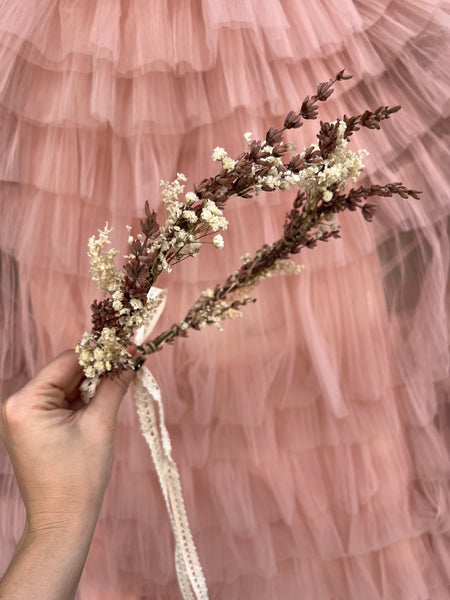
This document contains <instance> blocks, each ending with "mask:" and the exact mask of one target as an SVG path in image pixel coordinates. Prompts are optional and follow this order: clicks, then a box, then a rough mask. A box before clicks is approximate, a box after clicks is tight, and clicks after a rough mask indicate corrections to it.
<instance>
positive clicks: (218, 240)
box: [212, 233, 224, 248]
mask: <svg viewBox="0 0 450 600" xmlns="http://www.w3.org/2000/svg"><path fill="white" fill-rule="evenodd" d="M212 243H213V246H215V247H216V248H223V246H224V242H223V237H222V236H221V235H220V233H219V234H218V235H215V236H214V238H213V241H212Z"/></svg>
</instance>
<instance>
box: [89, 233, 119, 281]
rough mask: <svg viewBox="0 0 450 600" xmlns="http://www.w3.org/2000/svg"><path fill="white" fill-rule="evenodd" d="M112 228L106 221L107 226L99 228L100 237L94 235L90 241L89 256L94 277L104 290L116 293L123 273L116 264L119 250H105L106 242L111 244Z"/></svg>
mask: <svg viewBox="0 0 450 600" xmlns="http://www.w3.org/2000/svg"><path fill="white" fill-rule="evenodd" d="M111 231H112V228H110V227H109V226H108V223H106V225H105V228H104V229H103V230H102V229H99V230H98V232H99V236H98V238H96V237H95V235H93V236H92V237H91V238H89V241H88V257H89V262H90V264H91V269H90V270H91V273H92V279H93V280H94V281H95V282H97V285H98V287H99V288H100V289H101V290H102V291H103V292H110V293H114V292H115V291H116V290H118V289H119V287H120V284H121V282H122V280H123V273H122V272H121V271H119V269H117V267H116V265H115V264H114V258H115V257H116V256H117V254H118V251H117V250H114V248H111V249H110V250H104V247H105V245H106V244H111V241H110V239H109V234H110V233H111Z"/></svg>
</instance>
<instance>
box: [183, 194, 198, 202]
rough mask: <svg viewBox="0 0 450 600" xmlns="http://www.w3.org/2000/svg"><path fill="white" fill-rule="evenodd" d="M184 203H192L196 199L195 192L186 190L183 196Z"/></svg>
mask: <svg viewBox="0 0 450 600" xmlns="http://www.w3.org/2000/svg"><path fill="white" fill-rule="evenodd" d="M185 200H186V204H194V202H196V201H197V200H198V196H197V194H195V193H194V192H188V193H187V194H186V196H185Z"/></svg>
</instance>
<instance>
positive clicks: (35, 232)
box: [0, 0, 450, 600]
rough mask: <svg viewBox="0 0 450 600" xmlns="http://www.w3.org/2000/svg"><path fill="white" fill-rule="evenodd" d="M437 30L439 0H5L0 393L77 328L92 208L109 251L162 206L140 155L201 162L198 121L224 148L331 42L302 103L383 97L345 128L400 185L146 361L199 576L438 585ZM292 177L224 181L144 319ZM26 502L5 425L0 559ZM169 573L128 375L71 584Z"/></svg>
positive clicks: (1, 25) (171, 581) (131, 583)
mask: <svg viewBox="0 0 450 600" xmlns="http://www.w3.org/2000/svg"><path fill="white" fill-rule="evenodd" d="M449 30H450V17H449V4H448V3H445V2H440V1H439V0H411V1H409V2H404V1H403V0H371V1H370V2H367V0H353V1H352V0H341V1H340V2H339V3H337V2H329V1H328V2H327V1H326V0H312V1H311V2H301V1H300V0H294V1H292V0H234V1H233V2H231V1H230V2H228V1H227V2H219V1H218V0H201V1H200V0H198V1H196V0H180V1H177V2H170V1H169V0H151V1H150V0H110V1H109V2H105V1H100V0H99V1H97V2H92V1H91V0H77V1H73V0H27V1H25V0H21V1H17V0H0V207H1V208H0V251H1V253H0V281H1V292H0V293H1V302H0V330H1V335H2V341H1V344H0V368H1V376H2V397H7V396H8V395H9V394H10V393H12V392H14V391H15V390H16V389H18V388H19V387H20V386H21V385H23V383H25V382H26V381H27V380H28V379H29V378H30V377H32V376H33V374H34V373H35V372H36V370H37V369H38V368H39V367H40V366H41V365H43V364H44V363H45V362H46V361H48V360H49V359H50V358H52V357H53V356H54V355H55V354H57V353H58V352H60V351H62V350H63V349H66V348H67V347H74V345H75V343H76V341H77V340H78V339H79V338H80V337H81V334H82V333H83V331H85V330H86V329H88V328H89V320H90V310H89V306H90V304H91V302H92V300H93V299H94V298H95V297H98V292H96V290H95V287H94V285H93V284H92V282H91V281H90V277H89V266H88V261H87V256H86V243H87V240H88V238H89V237H90V236H91V235H92V234H94V233H96V231H97V229H99V228H103V226H104V223H105V221H109V223H110V224H112V225H113V226H114V229H115V231H114V236H115V237H114V240H113V241H114V245H115V247H119V248H122V249H123V250H124V251H125V241H126V236H127V232H126V229H125V225H126V224H130V225H134V226H136V225H138V222H139V218H140V216H141V215H142V211H143V204H144V202H145V200H147V199H148V200H149V202H150V204H151V206H152V207H154V208H155V209H156V210H158V214H159V215H160V217H161V218H163V209H162V207H161V205H160V196H159V182H160V179H173V178H174V177H175V175H176V173H177V171H181V172H184V173H185V174H186V175H187V176H188V179H189V182H190V184H191V185H192V184H193V183H194V182H198V181H199V180H200V179H202V178H204V177H206V176H208V175H210V174H213V173H215V165H214V164H213V163H212V162H211V160H210V155H211V151H212V149H213V148H214V147H215V146H217V145H219V146H224V147H225V148H226V149H227V150H228V151H229V153H230V154H231V155H237V154H239V153H240V152H241V151H242V150H243V149H244V148H245V141H244V138H243V133H244V132H245V131H252V132H253V133H254V136H255V137H256V138H258V137H259V138H261V137H262V136H263V135H265V131H266V130H267V129H268V127H269V126H270V125H281V124H282V120H283V117H284V115H285V114H286V113H287V112H288V111H289V110H291V109H296V108H297V109H298V107H299V103H300V102H301V100H302V99H303V97H304V96H305V95H306V94H312V93H314V91H315V85H316V83H317V82H318V81H323V80H327V79H328V78H329V77H331V76H332V75H334V74H335V73H336V72H337V71H339V70H340V69H342V68H344V67H345V68H346V69H347V71H349V72H351V73H353V74H354V78H353V79H352V80H351V81H349V82H345V83H342V84H340V85H336V88H335V89H336V91H335V95H334V96H333V97H332V98H331V99H330V100H329V101H328V102H327V103H326V104H323V105H322V106H321V111H322V112H321V118H323V119H332V120H333V119H335V118H337V117H339V116H342V115H343V114H344V113H346V114H350V113H360V112H362V111H363V110H365V109H366V108H372V109H373V108H376V107H377V106H379V105H381V104H383V105H388V104H390V105H395V104H401V105H402V107H403V109H402V111H401V112H400V113H398V114H397V115H395V118H392V119H390V120H389V121H388V122H386V123H385V125H384V126H383V129H382V130H381V131H378V132H373V131H363V130H362V131H360V132H359V133H358V135H356V136H354V137H355V140H354V142H353V146H354V147H355V148H357V147H364V148H367V149H368V150H369V152H370V156H369V157H368V158H367V159H366V164H367V169H366V171H365V180H366V181H372V182H377V183H384V182H388V181H403V182H404V183H405V184H407V185H408V186H409V187H413V188H416V189H421V190H423V195H422V199H421V200H420V201H416V200H402V199H400V198H392V199H389V198H388V199H384V200H380V201H379V202H378V205H379V210H378V212H377V215H376V217H375V219H374V222H373V223H372V224H367V223H366V222H364V221H363V219H362V218H361V216H360V215H357V214H343V215H341V216H340V224H341V226H342V239H341V240H337V241H333V242H330V243H329V244H322V246H320V245H319V246H318V247H317V248H316V249H315V250H314V251H308V252H307V251H305V252H303V253H302V254H301V256H300V257H299V260H300V262H301V263H303V264H304V265H305V267H306V268H305V269H304V270H303V271H302V273H301V275H299V276H295V277H294V276H287V277H284V278H275V279H271V280H269V281H267V282H265V283H264V284H263V285H262V286H261V287H260V289H258V291H257V297H258V301H257V303H256V304H255V305H252V306H251V307H248V308H247V309H245V315H244V318H243V319H242V320H240V321H233V322H228V323H226V324H225V330H224V331H223V332H219V331H216V330H211V331H209V330H208V331H206V330H205V331H202V332H201V333H193V334H192V335H190V337H189V338H188V339H187V340H181V341H178V342H177V343H176V344H175V346H173V347H171V348H165V349H164V351H163V352H161V353H159V354H156V355H153V356H152V357H151V360H150V361H148V366H149V367H150V368H151V370H152V372H153V373H154V375H155V377H156V378H157V380H158V382H159V384H160V386H161V389H162V392H163V400H164V403H165V411H166V420H167V425H168V428H169V430H170V434H171V437H172V442H173V456H174V458H175V460H176V462H177V464H178V466H179V470H180V474H181V479H182V485H183V490H184V495H185V501H186V507H187V511H188V514H189V518H190V522H191V526H192V532H193V535H194V539H195V541H196V544H197V547H198V552H199V556H200V560H201V562H202V564H203V567H204V572H205V576H206V580H207V582H208V587H209V590H210V597H211V598H214V599H217V600H218V599H223V600H242V599H243V598H245V599H247V600H274V599H277V600H294V599H297V598H302V599H304V600H362V599H364V600H381V599H382V600H431V599H432V600H444V599H446V600H448V599H450V541H449V534H450V489H449V479H450V459H449V451H448V448H449V446H448V443H449V438H450V436H449V435H448V433H449V428H450V409H449V396H450V384H449V306H450V300H449V288H448V275H449V229H448V227H449V225H448V224H449V221H448V215H449V213H450V201H449V181H448V164H449V153H448V148H449V146H450V135H449V132H450V126H449V109H450V104H449V100H448V97H449V78H450V77H449V71H448V56H450V35H449ZM313 132H314V124H313V126H310V124H306V125H305V126H304V127H303V128H302V129H300V130H299V131H297V132H295V134H293V135H292V136H290V139H292V140H293V141H294V142H296V143H297V144H298V145H299V146H300V147H301V146H302V145H303V144H307V143H311V142H312V136H313ZM291 201H292V197H291V196H289V194H280V195H278V196H276V195H275V194H268V195H266V196H264V195H262V196H259V197H258V198H255V199H250V200H246V199H235V200H233V201H232V202H230V205H229V207H228V209H227V211H228V212H227V216H228V219H229V221H230V226H229V230H228V231H227V232H226V236H225V237H226V244H225V249H224V250H223V251H217V250H215V249H213V248H205V249H204V250H202V253H201V255H200V257H199V258H198V259H196V260H191V261H186V262H184V263H183V264H181V265H179V266H178V267H177V268H176V269H175V270H174V272H173V273H172V274H171V275H170V277H167V278H166V279H161V280H160V282H159V284H160V285H161V286H163V287H166V288H167V290H168V293H169V296H168V303H167V307H166V310H165V312H164V314H163V316H162V318H161V320H160V323H159V325H158V329H161V330H162V328H163V327H167V326H170V325H171V324H172V323H173V322H175V321H178V320H179V319H180V318H182V317H183V316H184V314H185V312H186V311H187V309H188V308H189V307H190V306H191V304H192V302H193V301H194V300H195V298H196V297H197V295H198V294H199V292H200V291H201V290H203V289H204V288H206V287H211V286H212V285H214V284H215V283H216V282H219V281H222V280H223V279H225V278H226V276H227V275H228V274H229V273H230V272H231V271H233V270H234V269H235V268H236V266H237V265H238V264H239V263H240V257H241V256H242V255H243V254H245V253H246V252H249V251H250V252H251V251H254V250H256V249H257V248H258V247H259V246H260V245H262V244H263V243H265V242H268V243H270V242H271V241H272V240H274V239H276V238H277V237H279V236H280V232H281V227H282V222H283V219H284V214H285V213H286V211H287V210H288V207H289V205H290V202H291ZM49 467H50V466H49ZM23 519H24V513H23V508H22V504H21V500H20V496H19V492H18V489H17V487H16V483H15V479H14V475H13V473H12V469H11V466H10V464H9V461H8V458H7V456H6V453H5V452H4V450H3V449H0V548H1V550H0V571H1V570H3V569H5V568H6V566H7V564H8V562H9V559H10V558H11V555H12V553H13V550H14V547H15V544H16V543H17V540H18V539H19V537H20V535H21V531H22V526H23ZM179 597H180V596H179V592H178V588H177V583H176V576H175V571H174V560H173V541H172V536H171V529H170V523H169V520H168V517H167V515H166V512H165V506H164V502H163V498H162V495H161V492H160V489H159V486H158V481H157V477H156V475H155V471H154V468H153V465H152V463H151V459H150V455H149V453H148V449H147V447H146V445H145V442H144V440H143V439H142V437H141V435H140V432H139V427H138V423H137V417H136V415H135V409H134V406H133V403H132V401H131V397H128V398H127V399H126V400H125V401H124V403H123V405H122V407H121V412H120V416H119V424H118V429H117V435H116V454H115V464H114V470H113V474H112V479H111V483H110V486H109V488H108V491H107V494H106V498H105V502H104V506H103V509H102V512H101V516H100V520H99V523H98V527H97V529H96V532H95V537H94V540H93V543H92V548H91V552H90V555H89V558H88V561H87V565H86V568H85V571H84V574H83V577H82V580H81V583H80V587H79V591H78V596H77V598H78V599H79V600H108V599H109V598H111V599H112V598H114V599H121V600H122V599H123V600H131V599H133V600H135V599H136V600H137V599H141V600H143V599H145V600H167V599H171V600H175V599H177V598H179Z"/></svg>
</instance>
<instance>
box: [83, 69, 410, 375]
mask: <svg viewBox="0 0 450 600" xmlns="http://www.w3.org/2000/svg"><path fill="white" fill-rule="evenodd" d="M350 77H351V76H350V75H346V74H344V71H340V72H339V73H338V74H337V75H336V77H335V78H334V79H332V80H330V81H328V82H325V83H320V84H319V85H318V86H317V92H316V94H315V95H313V96H311V97H310V96H307V97H306V98H305V99H304V100H303V102H302V105H301V108H300V110H299V112H294V111H291V112H289V113H288V115H287V116H286V118H285V120H284V125H283V127H282V128H281V129H276V128H274V127H271V128H270V129H269V130H268V131H267V134H266V138H265V140H263V141H256V140H253V139H252V134H251V133H246V134H245V139H246V142H247V150H246V151H245V152H243V153H242V154H240V155H239V156H238V157H237V158H236V159H232V158H230V157H229V156H228V154H227V152H226V151H225V150H224V149H223V148H215V150H214V151H213V154H212V158H213V160H215V161H217V162H219V163H220V165H221V166H220V171H219V172H218V174H217V175H216V176H215V177H210V178H208V179H204V180H203V181H202V182H201V183H200V184H199V185H197V186H194V190H193V191H190V192H187V193H186V194H185V195H184V201H180V200H179V198H180V196H181V195H182V194H183V193H184V183H185V182H186V177H185V176H184V175H183V174H180V173H179V174H178V175H177V178H176V179H175V181H173V182H164V181H162V182H161V185H162V199H163V201H164V203H165V206H166V210H167V219H166V222H165V224H164V225H163V226H159V224H158V223H157V220H156V214H155V212H154V211H153V210H151V209H150V207H149V204H148V202H147V203H146V204H145V218H144V219H143V220H142V221H141V230H142V231H141V232H140V233H138V234H137V235H136V236H133V235H131V228H128V229H129V234H130V235H129V239H128V243H129V254H128V255H127V256H125V258H126V259H127V262H126V263H125V265H124V266H123V268H122V269H121V270H119V269H118V268H117V267H116V265H115V262H114V259H115V257H116V255H117V254H118V252H117V251H116V250H114V249H109V250H107V249H106V248H105V246H106V245H107V244H109V243H110V240H109V234H110V232H111V229H110V228H109V227H108V224H106V227H105V229H104V230H103V231H100V232H99V236H98V237H97V238H95V236H94V237H92V238H90V240H89V245H88V255H89V260H90V264H91V273H92V277H93V279H94V280H95V281H96V282H97V284H98V286H99V288H100V289H101V290H102V291H103V292H104V294H105V297H104V298H103V299H102V300H95V301H94V303H93V304H92V307H91V308H92V331H91V332H86V333H85V334H84V335H83V338H82V340H81V341H80V342H79V344H78V346H77V348H76V351H77V352H78V353H79V361H80V364H81V366H82V367H83V369H84V373H85V375H86V377H87V378H89V379H91V378H95V379H98V378H99V377H100V376H102V375H103V374H104V373H111V374H114V373H118V372H120V371H121V370H123V369H125V368H132V367H134V368H136V367H139V366H140V365H141V364H142V363H143V362H144V361H145V357H146V355H148V354H151V353H153V352H156V351H158V350H160V349H161V348H162V347H163V346H164V344H165V343H171V342H173V341H174V339H175V338H176V337H178V336H183V337H186V336H187V335H188V330H189V329H202V328H203V327H205V326H207V325H215V326H218V327H219V328H220V326H221V321H222V320H224V319H227V318H236V317H239V316H241V312H240V309H241V307H242V306H245V305H246V304H248V303H249V302H251V301H253V300H252V298H251V294H252V292H253V290H254V288H255V287H256V286H257V285H258V284H259V283H260V282H261V281H262V280H263V279H265V278H267V277H271V276H274V275H281V274H285V273H298V272H299V271H300V270H301V266H300V265H297V264H295V263H294V262H293V261H292V260H290V256H291V255H295V254H298V253H299V252H300V251H301V249H302V248H314V247H315V246H316V245H317V243H318V242H319V241H320V242H327V241H328V240H330V239H331V238H339V237H340V233H339V225H338V224H337V222H336V217H337V215H338V214H339V213H340V212H343V211H345V210H350V211H356V210H360V211H361V212H362V215H363V217H364V218H365V219H366V220H367V221H371V220H372V218H373V216H374V213H375V205H374V204H372V203H369V202H366V200H367V199H369V198H372V197H375V196H392V195H393V194H398V195H399V196H400V197H402V198H407V197H408V196H411V197H412V198H415V199H418V198H419V194H420V192H418V191H416V190H411V189H407V188H406V187H405V186H403V185H402V184H401V183H388V184H385V185H371V186H369V187H357V188H351V189H348V183H349V181H353V182H355V181H356V179H357V177H358V175H359V174H360V172H361V171H362V169H363V167H364V166H363V158H364V156H365V155H366V154H367V152H366V151H365V150H360V151H358V152H356V153H355V152H352V151H351V150H347V145H348V142H349V139H350V137H351V136H352V135H353V133H355V132H356V131H358V130H359V129H360V127H366V128H369V129H379V128H380V123H381V122H382V121H383V120H385V119H388V118H389V117H390V115H391V114H393V113H396V112H397V111H398V110H399V109H400V107H399V106H394V107H388V106H382V107H379V108H377V109H376V110H375V111H369V110H367V111H365V112H364V113H363V114H360V115H356V116H352V117H348V116H346V115H344V116H343V117H342V119H337V120H336V121H334V122H332V123H328V122H322V121H321V122H320V129H319V132H318V134H317V142H316V143H314V144H312V145H311V146H309V147H306V148H304V150H303V151H302V152H301V153H296V152H295V147H293V146H292V145H291V144H289V143H286V142H285V141H284V132H285V131H286V130H288V129H297V128H299V127H301V126H302V124H303V120H308V119H316V118H317V116H318V106H317V105H318V103H319V102H324V101H326V100H327V99H328V98H329V97H330V96H331V94H332V93H333V87H332V86H333V85H334V84H335V83H336V82H338V81H342V80H345V79H349V78H350ZM292 187H296V188H298V191H297V194H296V197H295V200H294V203H293V206H292V209H291V210H290V212H289V213H288V214H287V216H286V221H285V223H284V228H283V234H282V237H281V238H280V239H279V240H277V241H275V242H274V243H273V244H271V245H264V246H263V247H262V248H261V249H260V250H258V251H257V252H256V254H254V255H253V256H251V255H249V254H248V255H246V256H245V257H243V264H242V265H241V266H240V268H238V269H237V270H236V271H235V272H234V273H232V274H231V275H230V276H229V277H228V278H227V279H226V281H225V282H224V283H223V284H222V285H219V284H218V285H217V286H216V288H215V289H214V290H206V291H204V292H202V294H201V295H200V297H199V298H198V300H197V301H196V302H195V304H194V305H193V307H192V308H191V309H190V310H189V311H188V313H187V314H186V316H185V318H184V319H183V320H182V321H181V322H179V323H175V324H174V325H173V326H172V327H171V328H170V329H168V330H167V331H164V332H163V333H162V334H160V335H159V336H158V337H156V338H155V339H153V340H152V341H149V342H146V343H143V344H142V345H139V346H137V354H136V356H134V357H133V358H132V357H131V355H130V354H129V352H128V350H127V346H128V345H129V344H130V343H132V337H133V335H134V333H135V331H136V330H137V329H138V328H139V327H141V326H142V325H144V324H145V322H146V321H147V319H148V318H149V316H150V315H151V313H152V311H154V310H155V303H156V302H158V300H149V299H148V292H149V290H150V289H151V288H152V286H153V285H154V284H155V282H156V280H157V278H158V276H159V275H160V274H161V273H163V272H170V271H171V270H172V268H173V266H174V265H176V264H177V263H179V262H181V261H182V260H185V259H186V258H188V257H196V256H198V254H199V251H200V249H201V246H202V244H203V243H205V241H206V242H207V243H211V235H212V234H215V235H214V237H213V238H212V244H213V245H214V246H215V247H216V248H222V247H223V237H222V235H221V234H220V233H217V232H218V231H219V230H225V229H226V228H227V225H228V223H227V220H226V218H225V217H224V216H223V210H224V208H225V207H226V204H227V202H228V201H229V200H230V199H231V198H232V197H234V196H240V197H243V198H250V197H252V196H253V195H258V194H259V193H260V192H261V191H264V192H272V191H274V190H289V189H290V188H292Z"/></svg>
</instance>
